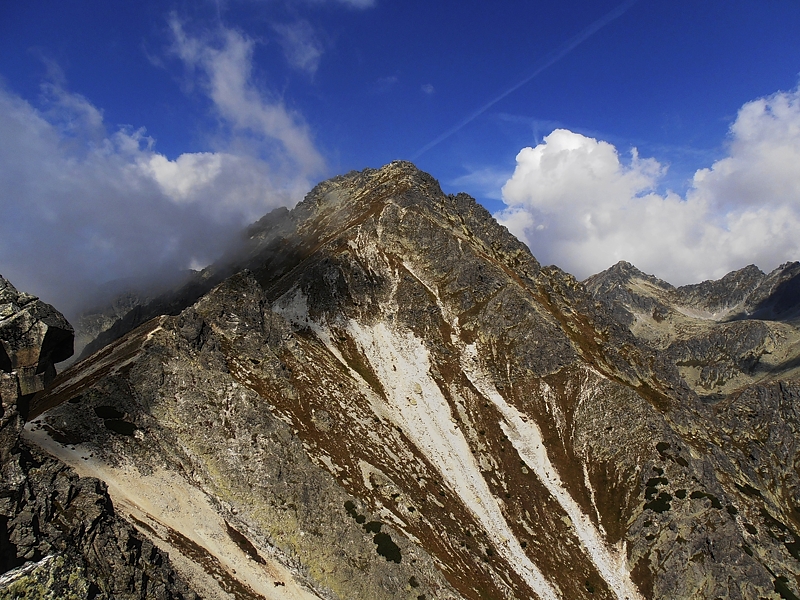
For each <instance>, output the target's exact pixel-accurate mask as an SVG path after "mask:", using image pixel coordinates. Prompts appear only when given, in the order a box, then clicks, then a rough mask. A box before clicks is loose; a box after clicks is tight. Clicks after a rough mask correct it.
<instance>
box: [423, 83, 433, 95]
mask: <svg viewBox="0 0 800 600" xmlns="http://www.w3.org/2000/svg"><path fill="white" fill-rule="evenodd" d="M420 89H421V90H422V93H423V94H427V95H429V96H430V95H431V94H434V93H436V88H435V87H433V84H431V83H426V84H424V85H423V86H422V87H421V88H420Z"/></svg>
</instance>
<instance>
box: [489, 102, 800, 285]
mask: <svg viewBox="0 0 800 600" xmlns="http://www.w3.org/2000/svg"><path fill="white" fill-rule="evenodd" d="M516 162H517V164H516V169H515V171H514V174H513V175H512V176H511V178H510V179H509V180H508V181H507V182H506V183H505V185H504V186H503V189H502V195H503V201H504V202H505V204H506V205H507V208H506V209H504V210H502V211H500V212H499V213H498V214H497V215H495V216H496V217H497V218H498V220H499V221H500V222H501V223H503V224H504V225H506V226H507V227H508V228H509V230H510V231H512V233H514V234H515V235H517V236H518V237H519V238H520V239H521V240H523V241H524V242H525V243H526V244H528V246H529V247H530V249H531V251H532V252H533V254H534V255H535V256H536V257H537V258H538V259H539V260H540V261H541V262H544V263H554V264H557V265H558V266H560V267H561V268H563V269H565V270H567V271H569V272H571V273H573V274H574V275H575V276H576V277H578V278H579V279H583V278H585V277H587V276H589V275H591V274H593V273H596V272H598V271H601V270H603V269H606V268H608V267H609V266H611V265H612V264H614V263H616V262H617V261H619V260H627V261H629V262H631V263H633V264H635V265H636V266H637V267H639V268H640V269H642V270H643V271H646V272H649V273H654V274H655V275H657V276H658V277H661V278H662V279H665V280H667V281H669V282H671V283H673V284H676V285H680V284H685V283H690V282H697V281H701V280H704V279H710V278H719V277H721V276H723V275H724V274H726V273H728V272H729V271H731V270H733V269H738V268H741V267H743V266H745V265H747V264H750V263H755V264H757V265H758V266H760V267H761V268H762V269H765V270H770V269H773V268H775V267H776V266H778V265H779V264H781V263H782V262H785V261H788V260H800V167H798V165H800V88H798V89H795V90H793V91H790V92H779V93H776V94H774V95H772V96H769V97H767V98H761V99H758V100H755V101H753V102H749V103H747V104H745V105H744V106H743V107H742V108H741V109H740V110H739V113H738V115H737V117H736V120H735V122H734V123H733V124H732V125H731V127H730V132H729V139H728V147H727V156H726V157H725V158H723V159H721V160H718V161H717V162H715V163H714V164H713V165H711V167H710V168H704V169H700V170H698V171H697V172H696V173H695V175H694V177H693V179H692V182H691V186H690V188H689V190H688V191H687V192H686V194H685V195H683V196H681V195H678V194H676V193H673V192H671V191H668V192H666V193H658V192H657V189H658V186H659V182H660V181H661V179H662V177H663V176H664V174H665V173H666V169H667V167H666V166H665V165H663V164H661V163H659V162H658V161H657V160H655V159H653V158H641V157H639V155H638V153H637V151H636V149H633V150H632V152H631V157H630V159H629V160H627V161H623V160H621V159H620V155H619V152H618V151H617V149H616V148H615V147H614V146H613V145H611V144H609V143H607V142H604V141H601V140H596V139H593V138H590V137H586V136H583V135H580V134H578V133H573V132H571V131H568V130H566V129H556V130H555V131H553V132H552V133H551V134H550V135H548V136H546V137H545V138H544V141H543V142H542V143H541V144H539V145H538V146H536V147H535V148H530V147H529V148H524V149H522V150H521V151H520V152H519V154H518V155H517V161H516Z"/></svg>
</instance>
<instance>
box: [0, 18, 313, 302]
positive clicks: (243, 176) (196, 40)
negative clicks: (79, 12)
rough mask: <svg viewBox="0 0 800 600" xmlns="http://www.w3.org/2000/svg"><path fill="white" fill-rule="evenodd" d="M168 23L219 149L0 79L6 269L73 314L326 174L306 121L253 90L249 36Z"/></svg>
mask: <svg viewBox="0 0 800 600" xmlns="http://www.w3.org/2000/svg"><path fill="white" fill-rule="evenodd" d="M171 27H172V32H173V36H174V40H173V41H174V43H173V46H172V51H173V52H174V54H175V55H176V56H178V57H179V58H180V60H181V61H183V63H184V64H185V65H186V67H188V69H189V71H190V72H191V73H193V77H194V81H195V82H196V84H197V87H198V89H200V90H202V91H203V93H204V94H205V95H206V96H207V97H208V99H210V101H211V102H210V105H211V107H212V110H213V111H214V112H215V113H216V115H217V116H218V118H219V121H220V123H221V131H220V132H215V133H216V134H217V137H218V138H221V139H223V140H224V142H223V144H222V147H221V148H217V149H215V151H213V152H198V153H186V154H181V155H180V156H178V157H176V158H174V159H171V158H169V157H167V156H165V155H163V154H161V153H159V152H158V151H157V150H156V148H155V142H154V140H153V139H152V138H150V137H148V136H147V135H146V132H145V130H144V129H132V128H121V129H117V130H115V131H109V128H108V127H107V124H106V123H105V122H104V120H103V114H102V111H101V110H100V109H98V108H97V107H95V106H94V105H92V104H91V102H90V101H89V100H87V99H86V98H84V97H82V96H80V95H79V94H75V93H71V92H69V91H67V90H66V89H65V88H64V87H63V86H62V85H61V84H60V83H59V84H53V83H49V84H46V85H44V86H43V99H42V102H41V105H37V106H34V105H33V104H31V103H30V102H28V101H27V100H25V99H23V98H21V97H20V96H18V95H16V94H14V93H13V92H11V91H9V90H7V89H4V88H2V87H0V190H2V196H1V197H0V273H2V275H4V276H5V277H7V278H9V279H10V280H11V281H12V283H14V285H16V286H17V287H18V288H20V289H24V290H26V291H30V292H32V293H35V294H37V295H39V296H41V297H42V298H43V299H44V300H46V301H48V302H52V303H54V304H56V306H58V307H59V308H60V309H62V310H64V311H66V312H73V314H74V311H75V310H79V309H80V308H81V307H82V304H83V303H84V302H85V300H86V299H87V297H88V296H90V294H91V293H92V290H93V289H94V286H96V285H97V284H100V283H102V282H105V281H109V280H112V279H119V278H138V277H142V278H153V277H155V276H157V274H158V273H163V272H168V271H174V270H176V269H186V268H189V267H191V266H200V265H204V264H207V263H208V262H209V261H211V260H213V259H215V258H216V257H217V256H219V255H220V254H221V252H223V251H224V249H225V246H226V244H228V243H229V242H230V240H231V239H232V238H233V237H234V236H235V235H236V232H237V231H238V230H239V229H240V228H241V227H242V226H243V225H245V224H247V223H249V222H252V221H253V220H255V219H257V218H258V217H260V216H261V215H263V214H264V213H266V212H268V211H269V210H271V209H273V208H275V207H278V206H291V205H294V204H295V203H296V202H297V201H298V200H299V199H301V198H302V196H303V194H304V193H305V192H306V191H307V190H308V189H309V187H310V184H311V182H312V181H314V180H315V179H316V178H317V177H318V176H319V175H320V174H321V172H322V171H323V169H324V168H325V164H324V160H323V158H322V156H321V155H320V153H319V152H318V151H317V149H316V148H315V146H314V142H313V140H312V137H311V134H310V132H309V130H308V127H307V126H306V125H305V123H304V121H303V119H302V117H301V116H300V115H298V114H296V113H294V112H292V111H291V110H289V109H288V108H287V107H286V106H285V105H284V104H283V103H282V102H281V101H280V100H276V99H274V98H271V97H270V96H269V94H268V93H267V92H265V91H264V90H261V89H259V88H257V87H256V86H255V85H254V84H253V81H252V77H251V62H252V61H251V58H252V49H253V42H252V41H250V40H249V39H248V38H246V37H245V36H243V35H241V34H240V33H238V32H235V31H232V30H227V29H222V30H220V31H218V32H217V33H216V34H214V35H212V36H207V37H204V38H201V37H192V36H190V35H188V34H187V33H186V32H185V31H184V29H183V27H182V26H181V24H180V22H179V21H177V19H172V21H171Z"/></svg>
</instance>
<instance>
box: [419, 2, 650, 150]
mask: <svg viewBox="0 0 800 600" xmlns="http://www.w3.org/2000/svg"><path fill="white" fill-rule="evenodd" d="M638 1H639V0H627V1H626V2H623V3H622V4H620V5H619V6H617V7H616V8H615V9H614V10H612V11H611V12H609V13H608V14H606V15H604V16H602V17H601V18H599V19H598V20H597V21H595V22H594V23H592V24H591V25H589V26H588V27H587V28H586V29H584V30H583V31H581V32H580V33H579V34H577V35H576V36H574V37H572V38H570V39H569V40H567V41H566V42H565V43H564V44H562V45H561V46H560V47H559V48H558V49H557V50H556V51H555V52H553V53H551V54H549V55H548V56H547V57H545V59H544V60H543V61H542V63H541V64H540V65H539V66H538V67H537V68H536V70H534V71H533V73H531V74H530V75H528V76H527V77H526V78H525V79H523V80H522V81H520V82H519V83H516V84H515V85H512V86H511V87H510V88H508V89H507V90H506V91H504V92H503V93H502V94H500V95H498V96H495V97H494V98H493V99H492V100H490V101H489V102H487V103H486V104H484V105H483V106H481V107H480V108H479V109H478V110H476V111H475V112H473V113H472V114H470V115H469V116H468V117H467V118H466V119H464V120H463V121H461V122H460V123H458V124H457V125H455V126H454V127H451V128H450V129H448V130H447V131H445V132H444V133H443V134H442V135H440V136H439V137H437V138H436V139H435V140H433V141H432V142H429V143H427V144H425V145H424V146H423V147H422V148H420V149H419V150H418V151H417V153H416V154H414V156H413V157H412V160H417V158H419V157H420V156H421V155H423V154H424V153H425V152H427V151H428V150H430V149H431V148H433V147H434V146H436V145H438V144H439V143H441V142H443V141H444V140H446V139H447V138H449V137H450V136H451V135H453V134H454V133H455V132H456V131H458V130H460V129H461V128H462V127H464V126H465V125H467V124H469V123H471V122H472V121H474V120H475V119H477V118H478V117H480V116H481V115H482V114H483V113H485V112H486V111H487V110H489V109H490V108H491V107H492V106H494V105H495V104H497V103H498V102H500V100H502V99H503V98H505V97H506V96H508V95H509V94H511V93H513V92H515V91H517V90H518V89H519V88H521V87H522V86H523V85H525V84H526V83H528V82H529V81H530V80H531V79H533V78H534V77H536V76H537V75H539V74H540V73H541V72H542V71H544V70H545V69H547V68H548V67H551V66H553V65H554V64H555V63H557V62H558V61H559V60H561V59H562V58H564V57H565V56H566V55H567V54H569V53H570V52H572V51H573V50H574V49H575V48H576V47H577V46H579V45H580V44H582V43H583V42H585V41H586V40H587V39H589V38H590V37H592V36H593V35H594V34H595V33H597V32H598V31H600V30H601V29H602V28H603V27H605V26H606V25H608V24H609V23H610V22H611V21H613V20H614V19H617V18H619V17H621V16H622V15H623V14H625V13H626V12H627V11H628V9H629V8H630V7H631V6H633V5H634V4H636V3H637V2H638Z"/></svg>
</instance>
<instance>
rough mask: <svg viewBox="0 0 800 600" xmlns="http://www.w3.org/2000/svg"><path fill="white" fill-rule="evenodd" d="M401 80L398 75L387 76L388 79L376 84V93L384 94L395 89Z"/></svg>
mask: <svg viewBox="0 0 800 600" xmlns="http://www.w3.org/2000/svg"><path fill="white" fill-rule="evenodd" d="M399 81H400V78H399V77H398V76H397V75H387V76H386V77H381V78H379V79H378V80H377V81H376V82H375V87H374V89H375V92H377V93H378V94H384V93H386V92H388V91H389V90H391V89H392V88H394V87H395V86H396V85H397V84H398V82H399Z"/></svg>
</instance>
